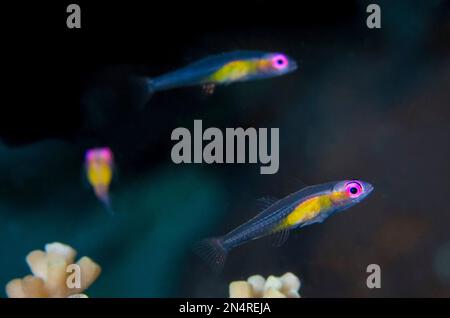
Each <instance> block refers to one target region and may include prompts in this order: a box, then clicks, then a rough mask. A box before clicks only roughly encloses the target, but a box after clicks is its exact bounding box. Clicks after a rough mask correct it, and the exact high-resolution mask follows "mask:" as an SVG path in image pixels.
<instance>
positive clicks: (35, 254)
mask: <svg viewBox="0 0 450 318" xmlns="http://www.w3.org/2000/svg"><path fill="white" fill-rule="evenodd" d="M76 254H77V252H76V251H75V250H74V249H73V248H72V247H70V246H68V245H65V244H62V243H58V242H55V243H51V244H47V245H45V252H44V251H41V250H35V251H32V252H31V253H29V254H28V255H27V257H26V261H27V264H28V266H29V267H30V269H31V272H32V273H33V275H28V276H25V277H24V278H23V279H19V278H17V279H13V280H11V281H10V282H9V283H8V284H7V285H6V293H7V295H8V297H9V298H47V297H52V298H61V297H70V298H85V297H87V296H86V295H84V294H81V293H82V292H83V291H84V290H85V289H87V288H88V287H89V286H90V285H91V284H92V283H93V282H94V281H95V280H96V279H97V277H98V276H99V275H100V272H101V268H100V266H99V265H97V264H96V263H95V262H93V261H92V260H91V259H90V258H89V257H82V258H81V259H80V260H79V261H78V262H77V263H75V264H76V265H77V266H78V267H77V268H79V270H80V282H79V283H80V284H79V288H78V287H73V288H71V286H72V285H71V284H69V283H68V282H69V280H70V278H71V274H72V271H71V270H70V268H71V267H70V265H72V264H73V262H74V261H75V256H76Z"/></svg>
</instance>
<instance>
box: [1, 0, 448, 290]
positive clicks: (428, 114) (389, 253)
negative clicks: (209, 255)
mask: <svg viewBox="0 0 450 318" xmlns="http://www.w3.org/2000/svg"><path fill="white" fill-rule="evenodd" d="M68 3H69V2H67V3H65V2H64V3H60V2H58V3H56V1H55V3H54V4H48V3H47V4H43V3H39V4H36V3H35V4H31V5H30V4H24V3H21V4H17V5H14V6H12V5H6V6H5V7H4V8H3V9H2V12H3V16H4V17H5V19H4V20H3V21H2V23H4V24H5V26H3V27H2V33H4V35H3V45H2V50H3V51H4V54H5V55H4V58H3V59H2V64H3V79H4V84H3V94H2V95H3V100H2V103H1V107H0V109H1V115H0V138H1V141H2V143H1V144H0V238H1V239H0V252H1V255H2V257H1V260H0V285H2V286H3V285H5V284H6V283H7V282H8V281H9V280H10V279H12V278H15V277H22V276H24V275H26V274H28V269H27V267H26V264H25V262H24V257H25V255H26V254H27V253H28V252H29V251H31V250H33V249H37V248H43V245H44V244H45V243H48V242H52V241H61V242H64V243H67V244H70V245H72V246H73V247H74V248H76V249H77V250H78V251H79V253H80V256H81V255H88V256H90V257H92V258H93V259H94V260H96V261H97V262H98V263H99V264H100V265H101V266H102V268H103V273H102V275H101V277H100V278H99V280H98V281H97V282H96V283H95V284H94V285H93V287H92V288H91V289H90V290H89V291H88V294H89V295H90V296H91V297H109V296H112V297H173V296H187V297H197V296H200V297H218V296H227V289H228V283H229V282H230V281H232V280H237V279H243V278H246V277H248V276H249V275H252V274H262V275H270V274H274V275H280V274H282V273H284V272H286V271H292V272H294V273H295V274H297V275H298V276H299V277H300V278H301V280H302V282H303V286H302V288H301V294H302V295H303V296H304V297H358V296H359V297H366V296H367V297H381V296H386V297H401V296H403V297H421V296H422V297H423V296H426V297H449V296H450V234H449V231H448V230H449V221H450V214H449V212H450V209H449V207H448V198H449V195H450V188H449V185H448V181H449V175H450V173H449V164H448V163H449V161H450V148H449V137H450V125H449V115H450V111H449V106H450V93H449V92H450V90H449V83H450V62H449V56H450V55H449V54H450V19H449V18H450V12H449V9H450V6H449V3H448V2H447V1H395V2H394V1H377V2H375V3H378V4H380V6H381V10H382V28H381V30H370V29H368V28H367V27H366V24H365V20H366V17H367V13H366V12H365V8H366V6H367V5H368V4H369V3H370V2H365V1H346V2H344V3H334V2H333V3H331V2H330V3H327V2H324V3H317V2H312V1H311V2H309V1H299V2H298V3H291V2H283V1H277V2H271V1H258V2H243V1H241V2H233V1H227V2H221V3H217V2H206V1H204V2H203V1H202V2H195V3H178V2H171V3H166V4H163V3H153V2H150V1H147V2H131V1H127V2H122V3H120V2H117V3H114V4H112V3H111V2H107V1H96V2H95V4H93V3H92V2H88V1H78V2H76V3H78V4H80V6H81V11H82V29H81V30H76V29H74V30H69V29H67V28H66V25H65V22H66V21H65V20H66V13H65V9H66V6H67V4H68ZM238 49H257V50H264V51H281V52H285V53H287V54H289V55H290V56H292V57H293V58H295V59H296V60H297V62H298V63H299V69H298V70H297V71H296V72H295V73H293V74H290V75H287V76H283V77H280V78H275V79H271V80H266V81H256V82H247V83H239V84H235V85H230V86H229V87H219V88H218V89H217V90H216V92H215V93H214V94H213V95H212V96H205V95H204V94H202V92H201V89H200V88H195V87H194V88H186V89H178V90H172V91H167V92H162V93H158V94H155V95H154V96H153V97H152V99H151V100H150V102H149V104H148V106H147V108H146V109H145V110H144V111H139V110H137V109H136V107H135V101H136V98H137V97H138V96H140V91H139V90H138V89H137V88H136V87H135V86H134V85H133V81H131V80H130V76H131V75H132V74H145V75H148V76H154V75H159V74H162V73H164V72H167V71H171V70H174V69H176V68H178V67H181V66H184V65H186V64H188V63H189V62H192V61H195V60H197V59H199V58H203V57H205V56H208V55H211V54H217V53H220V52H226V51H231V50H238ZM194 119H202V120H203V126H204V127H205V128H206V127H211V126H214V127H219V128H222V129H224V128H225V127H267V128H270V127H279V128H280V170H279V172H278V173H277V174H275V175H270V176H267V175H260V174H259V165H252V164H245V165H242V164H241V165H231V164H229V165H225V164H224V165H206V164H204V165H194V164H192V165H175V164H173V163H172V161H171V159H170V150H171V147H172V146H173V143H172V142H171V141H170V133H171V132H172V130H173V129H175V128H176V127H180V126H182V127H187V128H189V129H192V128H193V120H194ZM103 145H108V146H110V147H111V148H112V149H113V151H114V154H115V159H116V166H117V174H116V176H115V182H114V184H113V186H112V189H111V193H112V200H113V204H114V207H115V209H116V210H117V212H118V213H117V215H116V216H115V217H110V216H108V215H107V214H106V213H105V212H104V210H103V209H102V207H101V205H100V204H99V203H98V202H97V201H96V199H95V197H94V195H93V194H92V191H91V189H90V188H89V187H88V186H86V185H83V182H82V166H83V154H84V151H85V150H86V149H87V148H89V147H93V146H103ZM348 178H360V179H363V180H366V181H369V182H371V183H372V184H373V185H374V186H375V192H374V193H373V194H372V195H371V196H370V197H369V198H368V199H367V200H365V201H364V202H363V203H361V204H360V205H358V206H356V207H354V208H352V209H351V210H348V211H347V212H345V213H343V214H339V215H337V216H336V217H333V218H330V219H329V220H327V221H326V222H325V223H323V224H321V225H315V226H311V227H307V228H304V229H302V230H301V231H297V232H295V233H293V235H292V236H291V237H290V239H289V240H288V242H287V243H286V244H285V245H283V246H282V247H280V248H273V247H271V242H270V240H269V239H261V240H257V241H254V242H251V243H249V244H247V245H245V246H242V247H240V248H239V249H236V250H235V251H233V252H232V253H231V254H230V256H229V259H228V261H227V264H226V267H225V270H224V272H223V273H222V274H221V275H218V276H217V275H214V274H213V273H212V272H211V271H210V270H209V269H208V267H207V266H206V265H205V264H203V263H202V261H201V260H199V259H198V258H197V257H196V256H195V255H194V254H193V253H192V252H191V251H190V248H189V247H190V245H191V244H192V242H194V241H195V240H197V239H199V238H202V237H205V236H210V235H220V234H223V233H225V232H227V231H229V230H230V229H232V228H234V227H235V226H237V225H239V224H241V223H242V222H244V221H246V220H247V219H248V218H250V217H252V216H253V215H255V214H256V213H257V212H258V211H259V210H260V209H261V207H260V206H259V205H258V203H257V199H258V198H261V197H264V196H271V197H283V196H285V195H287V194H289V193H291V192H293V191H296V190H298V189H299V188H301V187H303V186H305V185H309V184H318V183H322V182H327V181H330V180H340V179H348ZM372 263H376V264H379V265H380V266H381V270H382V288H381V289H379V290H369V289H368V288H367V287H366V285H365V281H366V276H367V274H366V272H365V270H366V266H367V265H368V264H372Z"/></svg>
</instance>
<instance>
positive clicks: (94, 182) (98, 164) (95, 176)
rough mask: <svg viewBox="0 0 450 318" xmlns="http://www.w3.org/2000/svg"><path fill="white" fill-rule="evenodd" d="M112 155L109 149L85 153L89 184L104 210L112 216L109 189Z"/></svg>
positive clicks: (90, 150)
mask: <svg viewBox="0 0 450 318" xmlns="http://www.w3.org/2000/svg"><path fill="white" fill-rule="evenodd" d="M113 165H114V160H113V153H112V151H111V149H110V148H108V147H103V148H93V149H89V150H87V151H86V154H85V170H86V176H87V180H88V182H89V184H90V185H91V186H92V188H93V189H94V193H95V195H96V196H97V198H98V199H99V200H100V201H101V202H102V203H103V205H104V206H105V208H106V210H107V211H108V212H109V213H111V214H113V210H112V208H111V201H110V197H109V187H110V185H111V181H112V178H113Z"/></svg>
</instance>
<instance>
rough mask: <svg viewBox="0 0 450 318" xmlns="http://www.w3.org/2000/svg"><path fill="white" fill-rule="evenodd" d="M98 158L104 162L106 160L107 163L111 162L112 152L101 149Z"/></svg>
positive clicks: (107, 149)
mask: <svg viewBox="0 0 450 318" xmlns="http://www.w3.org/2000/svg"><path fill="white" fill-rule="evenodd" d="M100 156H101V157H102V158H103V159H105V160H107V161H111V160H112V152H111V149H109V148H107V147H106V148H102V149H101V150H100Z"/></svg>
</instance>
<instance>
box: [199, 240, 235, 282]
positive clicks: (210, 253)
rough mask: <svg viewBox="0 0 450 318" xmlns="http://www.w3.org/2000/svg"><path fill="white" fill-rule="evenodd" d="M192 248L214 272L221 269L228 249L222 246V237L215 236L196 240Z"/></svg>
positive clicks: (218, 271)
mask: <svg viewBox="0 0 450 318" xmlns="http://www.w3.org/2000/svg"><path fill="white" fill-rule="evenodd" d="M193 250H194V252H195V253H196V254H197V255H198V256H200V258H202V259H203V260H204V261H205V262H207V263H208V265H209V266H210V267H211V268H212V269H213V271H214V272H215V273H217V274H218V273H220V272H221V271H222V270H223V267H224V264H225V260H226V257H227V253H228V251H227V250H226V249H225V247H224V246H223V239H222V238H217V237H215V238H209V239H205V240H202V241H200V242H197V243H196V244H195V245H194V246H193Z"/></svg>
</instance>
